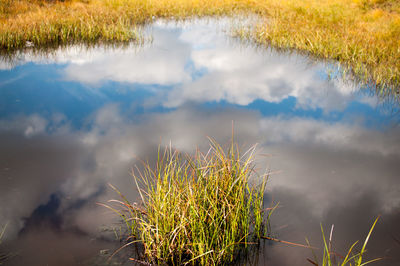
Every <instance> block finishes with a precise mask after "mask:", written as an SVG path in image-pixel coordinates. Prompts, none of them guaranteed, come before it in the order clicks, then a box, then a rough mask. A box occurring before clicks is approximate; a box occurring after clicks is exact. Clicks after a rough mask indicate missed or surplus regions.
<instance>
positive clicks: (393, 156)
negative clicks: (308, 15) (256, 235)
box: [0, 20, 400, 265]
mask: <svg viewBox="0 0 400 266" xmlns="http://www.w3.org/2000/svg"><path fill="white" fill-rule="evenodd" d="M226 23H228V22H226V21H223V20H222V21H219V22H215V21H211V22H210V21H206V20H198V21H193V22H190V23H185V24H183V23H180V24H179V23H178V24H177V23H164V22H156V23H154V25H153V26H152V27H149V28H148V29H146V30H147V34H148V35H151V36H152V41H146V42H145V43H144V44H143V45H140V46H138V45H134V44H132V45H129V46H127V47H120V48H118V47H114V48H112V47H108V48H107V47H92V48H84V47H80V46H71V47H65V48H60V49H57V50H54V51H52V52H51V53H48V54H43V53H34V52H32V51H27V52H26V53H22V54H19V55H18V57H17V58H14V59H13V60H11V61H9V60H2V61H0V226H2V225H5V224H8V226H7V228H6V233H5V236H4V239H3V243H2V244H1V245H0V251H1V252H0V253H12V254H13V255H14V256H13V257H12V258H11V259H10V260H8V261H7V262H6V264H7V265H105V264H107V263H108V262H107V261H106V259H107V257H108V256H109V254H110V253H112V251H113V250H115V249H116V248H117V247H118V246H119V245H120V243H119V242H118V241H116V240H115V239H116V237H115V236H114V234H113V232H112V230H109V229H110V228H111V227H112V226H117V223H116V222H117V219H116V217H115V216H113V215H112V214H111V213H109V212H108V211H107V210H106V209H105V208H104V207H101V206H98V205H96V203H97V202H106V201H107V200H109V199H112V198H117V195H115V193H114V192H113V191H112V190H111V189H110V188H109V187H108V186H107V184H108V183H111V184H113V185H114V186H116V187H118V188H119V189H120V190H121V191H122V192H123V193H125V194H126V195H128V196H129V197H130V198H131V199H132V200H135V199H137V198H136V196H137V195H134V194H135V193H133V192H132V191H133V190H134V182H133V180H132V177H131V176H130V169H131V168H132V167H133V166H134V165H135V164H136V163H138V158H140V159H148V160H150V161H151V160H153V159H154V158H155V156H156V154H157V147H158V146H159V145H167V144H168V143H170V142H171V143H172V145H173V146H174V147H176V148H177V149H179V150H181V151H183V152H193V151H194V150H195V148H196V147H199V148H200V149H206V148H207V145H208V142H207V136H210V137H213V138H215V139H216V140H217V141H219V142H220V143H228V142H229V139H230V137H231V126H232V121H233V122H234V131H235V137H236V140H237V141H238V142H239V143H240V144H241V145H243V147H250V146H251V145H253V144H255V143H258V144H259V146H258V151H259V154H260V156H259V157H258V160H257V169H259V171H260V172H261V173H263V172H264V170H265V169H269V170H270V171H271V172H272V174H271V176H270V179H269V183H268V188H267V191H266V198H267V202H266V204H267V205H268V204H270V203H271V202H274V203H277V202H279V203H280V204H279V208H278V209H277V210H276V211H275V213H274V215H273V219H272V230H273V235H274V236H275V237H277V238H279V239H282V240H286V241H292V242H297V243H303V244H305V238H308V239H309V241H310V242H311V244H312V245H315V246H321V238H322V236H321V232H320V223H321V224H322V225H323V226H324V228H325V231H327V232H328V231H329V229H330V227H331V225H332V224H334V232H333V246H334V248H335V250H336V251H337V252H339V253H342V254H343V253H345V250H346V249H347V248H348V247H349V246H350V245H351V244H352V243H353V242H355V241H356V240H361V241H363V240H364V238H365V236H366V234H367V232H368V230H369V228H370V226H371V225H372V223H373V221H374V219H375V218H376V217H377V216H378V215H381V219H380V220H379V222H378V225H377V227H376V229H375V230H374V232H373V235H372V237H371V239H370V242H369V245H368V254H369V255H370V256H369V258H375V257H385V258H386V259H385V260H382V261H381V262H379V263H376V265H396V264H397V265H399V263H400V255H399V254H400V226H399V225H400V174H399V173H400V127H399V120H400V119H399V118H400V116H399V115H398V113H397V111H398V107H397V106H396V104H393V103H391V102H390V101H387V100H386V101H382V100H380V99H379V98H378V97H376V96H375V95H374V93H373V91H371V90H370V89H368V88H362V87H360V86H359V85H357V84H354V83H353V82H351V81H350V80H346V79H344V78H333V79H331V78H329V77H330V76H337V73H338V70H337V68H336V66H335V65H332V64H327V63H321V62H313V61H311V60H310V59H308V58H307V57H305V56H303V55H299V54H296V53H287V52H279V51H276V50H274V49H264V48H263V49H261V48H257V47H254V46H253V45H249V44H244V43H242V42H240V41H238V40H234V39H232V38H229V37H228V36H227V34H224V32H223V31H222V29H224V28H225V29H226V28H227V27H226V25H225V24H226ZM261 155H266V156H261ZM317 253H318V254H319V251H317ZM307 258H311V259H312V258H313V257H312V253H311V251H310V250H308V249H304V248H300V247H293V246H287V245H284V244H281V243H270V242H266V243H265V245H264V246H263V247H262V252H260V254H259V257H258V258H256V259H255V261H257V262H258V265H310V264H309V262H307V260H306V259H307ZM119 259H120V260H119V261H118V260H115V261H113V262H110V263H114V264H118V263H121V264H124V263H126V261H124V260H123V259H124V258H119ZM127 265H131V264H129V263H127Z"/></svg>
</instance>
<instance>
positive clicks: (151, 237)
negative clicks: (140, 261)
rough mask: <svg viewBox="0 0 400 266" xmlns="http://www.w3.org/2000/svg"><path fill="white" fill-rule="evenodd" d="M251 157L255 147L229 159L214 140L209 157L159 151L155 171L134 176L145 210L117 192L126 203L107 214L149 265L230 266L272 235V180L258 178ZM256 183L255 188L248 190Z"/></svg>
mask: <svg viewBox="0 0 400 266" xmlns="http://www.w3.org/2000/svg"><path fill="white" fill-rule="evenodd" d="M254 153H255V147H253V148H251V149H250V150H248V151H247V152H246V153H244V154H243V155H241V154H240V152H239V148H238V146H237V144H234V143H232V145H231V147H230V148H229V150H228V151H225V150H224V149H223V148H222V147H221V146H219V145H218V144H217V143H216V142H215V141H213V140H211V142H210V149H209V150H208V152H207V153H201V152H200V151H197V152H196V154H195V155H194V156H189V155H182V154H181V153H179V152H178V151H176V150H173V149H172V148H171V147H169V148H167V149H165V152H163V153H161V151H160V150H159V154H158V160H157V163H156V166H155V167H154V168H153V167H151V166H150V165H149V164H148V163H145V164H144V170H140V171H139V170H137V171H136V173H134V174H133V176H134V180H135V182H136V185H137V188H138V190H139V193H140V198H141V202H140V203H139V204H136V203H133V204H132V203H130V202H129V201H128V200H127V199H126V198H125V197H124V196H123V195H122V194H121V193H120V192H119V191H118V190H117V189H115V188H114V189H115V190H116V191H117V192H118V193H119V195H120V197H121V200H112V201H111V203H116V204H117V206H111V205H105V206H107V207H108V208H110V209H112V210H113V211H115V212H117V213H118V214H119V215H120V217H122V219H123V221H124V222H125V224H126V226H127V229H128V232H129V239H131V242H130V243H137V242H140V243H141V244H143V246H144V255H145V259H146V261H148V262H149V263H153V264H173V265H182V264H183V265H185V264H201V265H217V264H225V263H230V262H232V261H234V260H235V259H237V256H238V254H240V253H241V254H243V252H246V250H248V248H249V246H254V245H255V244H257V243H258V242H259V239H260V237H261V236H263V235H264V234H265V233H266V230H267V225H266V217H269V215H270V214H269V211H270V209H264V208H263V200H264V190H265V186H266V182H267V177H268V175H263V176H258V175H257V174H256V173H255V169H254V163H253V160H254ZM253 178H256V180H253V182H254V181H257V180H258V181H259V184H258V185H255V186H252V185H250V183H251V182H250V179H253ZM130 243H128V244H127V245H129V244H130ZM134 260H136V259H134Z"/></svg>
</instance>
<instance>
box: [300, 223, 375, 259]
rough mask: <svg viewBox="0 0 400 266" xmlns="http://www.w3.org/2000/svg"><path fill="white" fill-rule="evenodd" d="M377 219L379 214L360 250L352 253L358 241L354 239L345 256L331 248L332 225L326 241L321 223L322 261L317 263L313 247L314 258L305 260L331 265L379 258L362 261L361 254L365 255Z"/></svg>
mask: <svg viewBox="0 0 400 266" xmlns="http://www.w3.org/2000/svg"><path fill="white" fill-rule="evenodd" d="M378 219H379V216H378V217H377V218H376V219H375V221H374V223H373V224H372V226H371V229H370V230H369V232H368V234H367V237H366V238H365V240H364V243H363V245H362V248H361V250H360V251H359V252H355V253H354V250H355V247H356V245H357V243H358V241H356V242H354V243H353V244H352V245H351V246H350V248H349V249H348V251H347V253H346V255H345V256H340V255H339V254H337V253H336V252H334V251H333V250H332V234H333V228H334V227H333V225H332V227H331V232H330V234H329V238H328V239H329V240H328V241H327V240H326V239H327V238H326V237H325V233H324V229H323V227H322V224H321V232H322V239H323V242H324V247H323V255H322V262H321V264H318V259H317V256H316V254H315V252H314V250H313V249H311V250H312V252H313V256H314V260H310V259H307V260H308V261H309V262H310V263H311V264H313V265H316V266H318V265H321V266H332V265H341V266H345V265H354V266H363V265H366V264H369V263H372V262H375V261H378V260H380V259H381V258H376V259H372V260H369V261H366V262H363V256H364V255H365V252H366V247H367V243H368V241H369V238H370V236H371V234H372V231H373V230H374V227H375V225H376V223H377V222H378ZM307 242H308V240H307Z"/></svg>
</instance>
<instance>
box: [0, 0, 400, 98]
mask: <svg viewBox="0 0 400 266" xmlns="http://www.w3.org/2000/svg"><path fill="white" fill-rule="evenodd" d="M243 12H244V13H252V14H253V13H256V14H258V15H259V16H260V17H262V18H265V20H264V23H263V24H261V25H259V26H257V27H256V28H254V32H253V34H251V36H252V38H253V39H254V40H256V41H257V42H258V43H259V44H265V45H273V46H275V47H280V48H289V49H292V48H294V49H297V50H300V51H303V52H307V53H309V54H311V55H314V56H317V57H320V58H325V59H333V60H338V61H339V62H341V63H343V65H344V66H346V67H348V69H350V71H351V72H353V73H354V74H355V76H356V77H357V78H359V79H360V80H362V81H364V82H368V83H371V82H372V84H373V85H378V87H390V88H392V90H395V91H398V88H399V84H400V2H399V1H397V0H302V1H298V0H66V1H63V2H60V1H55V0H53V1H52V0H47V1H46V0H31V1H29V0H0V50H3V51H4V50H8V51H12V50H15V49H20V48H23V47H25V46H26V44H27V41H28V42H31V43H32V44H34V45H36V46H46V45H54V44H55V45H59V44H65V43H74V42H99V41H101V42H110V41H111V42H114V41H118V42H125V41H130V40H134V39H137V37H138V35H137V33H135V31H133V30H132V27H133V26H135V25H139V24H143V23H146V22H150V21H151V20H152V19H153V18H154V17H164V18H175V19H182V18H188V17H193V16H220V15H230V16H234V15H236V14H238V13H243Z"/></svg>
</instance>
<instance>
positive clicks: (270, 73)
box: [21, 20, 365, 111]
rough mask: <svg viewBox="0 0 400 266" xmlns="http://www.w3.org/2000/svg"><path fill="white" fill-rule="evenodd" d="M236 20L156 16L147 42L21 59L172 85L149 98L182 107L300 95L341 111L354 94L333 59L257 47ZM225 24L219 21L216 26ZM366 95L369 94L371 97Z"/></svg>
mask: <svg viewBox="0 0 400 266" xmlns="http://www.w3.org/2000/svg"><path fill="white" fill-rule="evenodd" d="M228 24H229V23H228V22H227V21H222V22H220V23H216V22H215V21H206V20H199V21H195V22H191V23H189V24H184V23H183V24H174V23H162V22H159V23H156V24H155V25H154V27H153V28H152V36H153V37H154V41H153V42H152V43H151V44H145V45H144V46H143V47H135V45H131V46H129V47H127V48H115V49H105V48H102V47H95V48H90V49H87V50H83V48H82V47H77V46H73V47H69V48H63V49H59V50H57V51H55V52H53V53H52V54H50V55H49V56H48V58H47V59H44V58H43V57H40V56H37V55H35V54H31V55H29V53H28V54H24V55H23V57H22V59H21V62H30V61H32V62H37V63H58V64H65V67H64V68H63V69H62V70H61V71H62V75H63V77H64V78H65V79H67V80H70V81H78V82H81V83H84V84H88V85H96V86H101V84H102V83H103V82H106V81H113V82H121V83H133V84H150V85H161V86H170V87H171V88H170V89H167V90H159V93H158V96H156V100H154V99H148V101H149V102H152V103H156V104H162V105H163V106H165V107H178V106H181V105H184V104H185V103H188V102H199V103H202V102H210V101H217V102H219V101H227V102H229V103H233V104H238V105H248V104H249V103H251V102H253V101H255V100H257V99H261V100H265V101H268V102H274V103H280V102H281V101H283V100H284V99H287V98H289V97H295V98H296V99H297V101H296V104H297V107H298V108H302V109H315V108H322V109H323V110H325V111H331V110H342V109H343V108H345V107H346V106H347V104H348V103H349V102H350V101H351V100H354V98H355V97H354V95H353V91H354V90H355V88H354V87H353V85H352V84H351V83H350V82H344V81H342V80H332V81H329V80H327V78H326V74H324V73H325V72H326V66H325V65H324V64H322V63H313V64H311V63H310V62H309V61H308V60H307V59H306V57H304V56H301V55H298V54H288V53H279V52H277V51H275V50H268V51H267V50H265V49H256V48H255V47H252V46H248V45H242V44H240V43H239V42H238V41H234V40H232V39H229V38H227V37H226V35H224V34H222V33H221V28H228V26H227V25H228ZM216 25H218V26H216ZM364 101H365V99H364Z"/></svg>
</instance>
